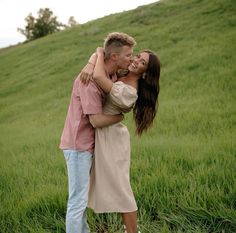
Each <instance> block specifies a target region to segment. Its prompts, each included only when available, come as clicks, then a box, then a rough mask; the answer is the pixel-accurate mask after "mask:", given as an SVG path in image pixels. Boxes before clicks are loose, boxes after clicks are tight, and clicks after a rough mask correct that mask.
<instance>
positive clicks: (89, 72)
mask: <svg viewBox="0 0 236 233" xmlns="http://www.w3.org/2000/svg"><path fill="white" fill-rule="evenodd" d="M93 70H94V65H93V64H92V63H88V64H87V65H86V66H85V67H84V68H83V69H82V71H81V73H80V74H79V76H80V80H81V82H82V83H83V84H84V85H88V84H89V82H90V80H92V79H93Z"/></svg>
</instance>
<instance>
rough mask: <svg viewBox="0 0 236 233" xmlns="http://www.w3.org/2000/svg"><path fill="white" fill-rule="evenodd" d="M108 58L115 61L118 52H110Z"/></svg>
mask: <svg viewBox="0 0 236 233" xmlns="http://www.w3.org/2000/svg"><path fill="white" fill-rule="evenodd" d="M110 58H111V59H112V60H113V61H117V59H118V53H111V56H110Z"/></svg>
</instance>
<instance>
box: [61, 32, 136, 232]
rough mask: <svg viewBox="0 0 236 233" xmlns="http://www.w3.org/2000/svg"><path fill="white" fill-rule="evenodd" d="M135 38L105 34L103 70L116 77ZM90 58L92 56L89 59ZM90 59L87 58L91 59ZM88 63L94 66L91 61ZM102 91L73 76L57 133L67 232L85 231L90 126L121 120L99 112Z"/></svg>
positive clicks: (127, 59) (128, 57)
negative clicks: (65, 192) (66, 191)
mask: <svg viewBox="0 0 236 233" xmlns="http://www.w3.org/2000/svg"><path fill="white" fill-rule="evenodd" d="M135 44H136V42H135V40H134V39H133V38H132V37H130V36H129V35H127V34H125V33H119V32H114V33H110V34H108V36H107V37H106V39H105V42H104V50H105V69H106V72H107V74H109V75H110V76H113V80H115V79H116V75H115V73H116V71H117V70H118V69H127V68H128V66H129V64H130V62H131V58H132V48H133V46H134V45H135ZM92 60H93V59H92ZM92 60H91V61H92ZM91 61H90V62H89V63H88V65H87V68H89V66H90V67H91V66H94V64H93V63H92V62H91ZM104 97H105V95H104V93H103V92H102V90H101V89H100V88H99V87H98V86H97V84H96V83H95V82H93V81H91V82H89V84H88V85H83V84H82V83H81V80H80V75H79V76H78V77H77V78H76V80H75V82H74V85H73V90H72V95H71V100H70V104H69V108H68V113H67V117H66V121H65V125H64V130H63V133H62V136H61V143H60V148H61V149H62V150H63V152H64V156H65V159H66V164H67V171H68V184H69V195H68V203H67V214H66V232H67V233H87V232H89V227H88V224H87V218H86V207H87V202H88V188H89V176H90V168H91V164H92V156H93V151H94V143H95V142H94V133H95V130H94V127H105V126H108V125H111V124H114V123H117V122H119V121H121V120H122V118H123V116H122V115H115V116H110V115H104V114H102V103H103V100H104Z"/></svg>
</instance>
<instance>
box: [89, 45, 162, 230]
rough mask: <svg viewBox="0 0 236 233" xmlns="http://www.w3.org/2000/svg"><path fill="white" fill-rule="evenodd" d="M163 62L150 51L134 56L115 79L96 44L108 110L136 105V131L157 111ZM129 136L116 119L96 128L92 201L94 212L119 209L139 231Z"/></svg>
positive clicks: (142, 129) (129, 225) (127, 225)
mask: <svg viewBox="0 0 236 233" xmlns="http://www.w3.org/2000/svg"><path fill="white" fill-rule="evenodd" d="M159 76H160V62H159V59H158V57H157V56H156V55H155V54H154V53H153V52H151V51H148V50H145V51H143V52H141V53H140V54H138V55H137V56H135V57H134V59H133V62H132V64H131V65H130V66H129V68H128V73H127V74H126V75H125V76H123V77H120V78H119V79H118V81H117V82H115V83H113V82H112V81H111V80H110V79H108V78H107V74H106V72H105V69H104V52H103V48H97V61H96V65H95V68H94V73H93V78H94V80H95V81H96V83H97V84H98V85H99V86H100V87H101V88H102V89H103V91H104V92H105V93H107V97H106V103H105V105H104V108H103V112H104V113H105V114H119V113H121V112H122V113H127V112H129V111H130V110H131V109H132V108H133V114H134V119H135V123H136V133H137V134H138V135H141V134H142V133H143V132H145V131H147V130H148V129H149V128H150V126H151V125H152V122H153V120H154V117H155V115H156V111H157V109H156V103H157V98H158V94H159ZM129 168H130V138H129V132H128V129H127V127H126V126H125V125H123V124H122V123H117V124H114V125H111V126H108V127H104V128H97V129H96V131H95V156H94V165H93V167H92V171H91V181H90V191H89V203H88V207H90V208H92V209H93V210H94V212H95V213H107V212H119V213H121V214H122V219H123V223H124V227H125V232H128V233H136V232H137V231H138V229H137V205H136V202H135V199H134V195H133V192H132V189H131V186H130V181H129Z"/></svg>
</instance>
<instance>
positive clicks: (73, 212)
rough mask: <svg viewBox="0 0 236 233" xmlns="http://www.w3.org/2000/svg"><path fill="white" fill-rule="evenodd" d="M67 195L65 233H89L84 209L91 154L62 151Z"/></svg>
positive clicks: (86, 198)
mask: <svg viewBox="0 0 236 233" xmlns="http://www.w3.org/2000/svg"><path fill="white" fill-rule="evenodd" d="M63 152H64V156H65V159H66V165H67V173H68V186H69V195H68V202H67V212H66V233H89V232H90V231H89V226H88V223H87V216H86V207H87V203H88V189H89V178H90V169H91V165H92V154H91V153H90V152H88V151H82V152H80V151H74V150H64V151H63Z"/></svg>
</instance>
